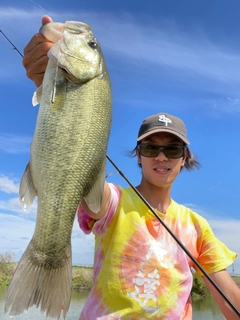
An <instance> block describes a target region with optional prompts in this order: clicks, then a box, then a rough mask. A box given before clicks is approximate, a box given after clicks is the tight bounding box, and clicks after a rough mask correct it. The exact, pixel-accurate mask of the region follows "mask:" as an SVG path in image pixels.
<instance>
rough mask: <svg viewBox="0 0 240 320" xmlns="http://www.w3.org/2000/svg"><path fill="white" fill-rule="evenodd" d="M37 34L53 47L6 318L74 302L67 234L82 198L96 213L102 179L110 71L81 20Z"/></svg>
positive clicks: (52, 311) (25, 184)
mask: <svg viewBox="0 0 240 320" xmlns="http://www.w3.org/2000/svg"><path fill="white" fill-rule="evenodd" d="M40 32H41V33H42V34H43V35H44V36H45V37H46V38H48V39H49V40H51V41H53V42H55V44H54V46H53V47H52V48H51V49H50V51H49V53H48V56H49V62H48V65H47V69H46V72H45V76H44V80H43V84H42V87H41V88H39V89H38V90H37V92H36V94H35V96H34V98H33V102H34V104H38V102H40V109H39V112H38V117H37V123H36V128H35V132H34V136H33V140H32V143H31V155H30V161H29V163H28V165H27V167H26V170H25V172H24V175H23V177H22V180H21V184H20V192H19V197H20V201H21V202H22V204H23V206H24V208H26V209H27V208H28V207H29V206H30V205H31V203H32V202H33V200H34V198H35V196H37V197H38V210H37V220H36V227H35V231H34V234H33V237H32V239H31V241H30V243H29V245H28V247H27V249H26V251H25V252H24V253H23V256H22V258H21V260H20V261H19V263H18V266H17V268H16V271H15V273H14V275H13V278H12V280H11V282H10V285H9V288H8V291H7V294H6V302H5V312H9V315H10V316H15V315H18V314H20V313H22V312H24V311H25V310H27V309H28V308H29V307H31V306H32V305H36V306H37V307H38V306H39V307H40V308H41V312H42V313H43V312H45V313H46V316H47V317H50V318H54V319H58V318H59V317H60V315H61V313H62V315H63V317H64V318H65V317H66V313H67V311H68V308H69V304H70V298H71V281H72V263H71V260H72V257H71V255H72V254H71V232H72V227H73V222H74V218H75V214H76V210H77V207H78V205H79V203H80V202H81V201H82V199H83V198H84V199H85V201H86V202H87V204H88V206H89V208H90V209H91V210H92V211H94V212H98V211H99V209H100V204H101V198H102V193H103V187H104V181H105V166H106V149H107V143H108V138H109V133H110V125H111V88H110V80H109V76H108V72H107V68H106V65H105V62H104V58H103V55H102V52H101V49H100V45H99V43H98V41H97V40H96V38H95V37H94V35H93V33H92V31H91V28H90V27H89V26H88V25H86V24H84V23H81V22H74V21H68V22H66V23H65V24H62V23H49V24H47V25H44V26H43V27H42V28H41V30H40Z"/></svg>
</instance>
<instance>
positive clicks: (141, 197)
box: [106, 155, 240, 318]
mask: <svg viewBox="0 0 240 320" xmlns="http://www.w3.org/2000/svg"><path fill="white" fill-rule="evenodd" d="M106 157H107V159H108V161H110V163H111V164H112V165H113V166H114V168H115V169H116V170H117V171H118V173H119V174H120V175H121V176H122V177H123V179H124V180H125V181H126V182H127V183H128V184H129V186H130V187H131V188H132V189H133V190H134V191H135V192H136V194H137V195H138V196H139V198H140V199H141V200H142V201H143V202H144V203H145V205H146V206H147V207H148V209H149V210H150V211H151V212H152V213H153V214H154V216H155V217H156V218H157V220H158V221H159V222H160V223H161V224H162V225H163V227H164V228H165V229H166V230H167V231H168V233H169V234H170V235H171V236H172V237H173V239H174V240H175V241H176V242H177V243H178V245H179V246H180V247H181V248H182V249H183V251H184V252H185V253H186V254H187V255H188V257H189V258H190V259H191V260H192V262H193V263H194V264H195V265H196V266H197V267H198V269H199V270H200V271H201V272H202V273H203V275H204V276H205V277H206V278H207V279H208V281H209V282H210V283H211V284H212V285H213V286H214V288H215V289H216V290H217V291H218V293H220V295H221V296H222V297H223V298H224V300H225V301H226V302H227V303H228V304H229V305H230V306H231V308H232V309H233V311H234V312H235V313H236V314H237V315H238V317H239V318H240V311H239V310H238V309H237V308H236V307H235V305H234V304H233V303H232V302H231V301H230V300H229V299H228V297H227V296H226V295H225V294H224V293H223V292H222V290H221V289H220V288H219V287H218V285H217V284H216V283H215V282H214V281H213V280H212V279H211V277H210V276H209V275H208V273H207V272H206V271H205V270H204V269H203V267H202V266H201V265H200V264H199V262H198V261H197V260H196V259H195V258H194V257H193V255H192V254H191V253H190V251H189V250H188V249H187V248H186V247H185V246H184V244H183V243H182V242H181V241H180V240H179V239H178V238H177V237H176V235H175V234H174V233H173V232H172V230H171V229H170V228H169V227H168V226H167V225H166V223H165V222H164V221H163V220H162V219H161V218H160V217H159V215H158V214H157V212H156V211H155V210H154V209H153V208H152V207H151V206H150V204H149V203H148V202H147V201H146V199H145V198H144V197H143V196H142V195H141V193H140V192H139V191H138V190H137V189H136V188H135V187H134V185H133V184H132V183H131V182H130V181H129V180H128V178H127V177H126V176H125V175H124V174H123V173H122V171H121V170H120V169H119V168H118V167H117V165H116V164H115V163H114V162H113V161H112V159H111V158H110V157H109V156H108V155H106Z"/></svg>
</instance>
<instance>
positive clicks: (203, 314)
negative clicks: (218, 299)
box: [0, 287, 225, 320]
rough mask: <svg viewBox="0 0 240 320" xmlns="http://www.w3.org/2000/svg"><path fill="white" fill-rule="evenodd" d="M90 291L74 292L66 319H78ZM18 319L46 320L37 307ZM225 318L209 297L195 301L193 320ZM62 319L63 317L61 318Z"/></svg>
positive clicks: (0, 294)
mask: <svg viewBox="0 0 240 320" xmlns="http://www.w3.org/2000/svg"><path fill="white" fill-rule="evenodd" d="M5 292H6V289H5V288H1V287H0V320H9V319H10V318H9V316H8V315H4V314H3V310H4V296H5ZM87 296H88V293H87V292H86V293H82V292H81V293H80V292H75V291H74V292H72V300H71V304H70V309H69V311H68V314H67V319H66V320H78V319H79V315H80V312H81V310H82V308H83V306H84V303H85V301H86V299H87ZM14 319H16V320H45V319H46V318H45V317H44V315H42V314H41V313H40V310H39V309H36V308H35V307H33V308H31V309H29V310H28V312H27V313H26V314H22V315H19V316H17V317H15V318H14ZM224 319H225V318H224V317H223V315H222V314H221V312H220V311H219V308H218V306H217V304H216V303H215V301H213V300H212V299H207V300H204V301H195V302H194V303H193V320H224ZM61 320H62V318H61Z"/></svg>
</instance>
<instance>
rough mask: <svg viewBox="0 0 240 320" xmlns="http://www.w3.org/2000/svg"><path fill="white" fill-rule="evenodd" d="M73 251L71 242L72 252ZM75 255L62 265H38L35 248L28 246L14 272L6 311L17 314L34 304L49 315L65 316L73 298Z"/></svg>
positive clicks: (54, 317)
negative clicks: (34, 254)
mask: <svg viewBox="0 0 240 320" xmlns="http://www.w3.org/2000/svg"><path fill="white" fill-rule="evenodd" d="M68 252H71V245H70V248H69V251H68ZM71 258H72V257H71V254H70V255H69V257H68V258H67V259H64V260H65V261H64V263H62V264H61V265H60V266H59V268H51V265H46V264H45V265H43V264H42V265H41V264H39V265H36V259H35V261H34V259H33V254H32V250H31V248H30V247H28V248H27V249H26V251H25V252H24V254H23V256H22V258H21V260H20V261H19V263H18V266H17V268H16V270H15V272H14V274H13V277H12V280H11V282H10V285H9V287H8V290H7V293H6V299H5V310H4V311H5V313H8V312H9V316H16V315H19V314H21V313H23V312H25V311H26V310H27V309H28V308H30V307H31V306H33V305H36V306H37V307H39V306H40V308H41V313H44V312H46V317H49V318H53V319H59V318H60V315H61V312H62V316H63V318H64V319H65V318H66V314H67V311H68V309H69V305H70V300H71V283H72V263H71V260H72V259H71Z"/></svg>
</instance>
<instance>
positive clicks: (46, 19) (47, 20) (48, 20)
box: [42, 15, 53, 24]
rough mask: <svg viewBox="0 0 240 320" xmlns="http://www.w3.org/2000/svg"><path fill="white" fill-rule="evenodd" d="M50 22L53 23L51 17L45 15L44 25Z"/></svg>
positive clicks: (43, 18)
mask: <svg viewBox="0 0 240 320" xmlns="http://www.w3.org/2000/svg"><path fill="white" fill-rule="evenodd" d="M49 22H53V19H52V18H51V17H50V16H47V15H45V16H43V17H42V24H46V23H49Z"/></svg>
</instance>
